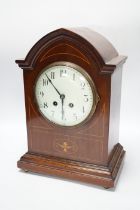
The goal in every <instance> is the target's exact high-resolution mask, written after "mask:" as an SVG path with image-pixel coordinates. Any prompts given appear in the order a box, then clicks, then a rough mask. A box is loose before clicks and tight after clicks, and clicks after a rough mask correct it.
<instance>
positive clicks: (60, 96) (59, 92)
mask: <svg viewBox="0 0 140 210" xmlns="http://www.w3.org/2000/svg"><path fill="white" fill-rule="evenodd" d="M45 75H46V77H47V78H48V81H49V82H50V83H51V85H52V86H53V87H54V89H55V90H56V92H57V93H58V94H59V95H60V97H61V93H60V92H59V91H58V90H57V88H56V87H55V86H54V84H53V83H52V81H51V80H50V78H49V77H48V75H47V74H45Z"/></svg>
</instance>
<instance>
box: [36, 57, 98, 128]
mask: <svg viewBox="0 0 140 210" xmlns="http://www.w3.org/2000/svg"><path fill="white" fill-rule="evenodd" d="M53 66H68V67H71V68H74V69H75V70H76V71H79V72H80V73H81V74H82V75H83V76H84V77H85V78H86V80H87V81H88V83H89V85H90V87H91V90H92V94H93V99H94V100H93V105H92V108H91V111H90V113H89V115H88V116H87V117H86V118H85V119H84V120H83V121H82V122H80V123H78V124H76V125H70V126H69V125H68V126H67V125H60V124H58V123H55V122H53V121H51V120H49V119H48V118H47V117H46V116H45V115H44V114H43V113H42V112H41V111H40V109H39V106H38V102H37V97H36V84H37V81H38V79H39V77H40V76H41V74H42V73H43V72H44V71H46V70H47V69H49V68H51V67H53ZM34 96H35V103H36V105H37V108H38V111H39V113H40V114H41V116H42V117H43V118H44V119H45V120H47V121H49V122H50V123H51V124H53V125H56V126H59V127H65V128H73V127H79V126H81V125H83V124H85V123H86V122H87V121H88V120H90V118H91V117H92V115H93V114H94V112H95V110H96V106H97V104H98V102H99V100H100V97H99V95H98V93H97V90H96V87H95V84H94V82H93V80H92V79H91V77H90V76H89V74H88V73H87V72H86V71H85V70H84V69H83V68H82V67H81V66H79V65H77V64H74V63H71V62H68V61H57V62H53V63H51V64H49V65H47V66H46V67H45V68H43V69H42V71H41V72H40V73H39V75H38V76H37V79H36V81H35V85H34Z"/></svg>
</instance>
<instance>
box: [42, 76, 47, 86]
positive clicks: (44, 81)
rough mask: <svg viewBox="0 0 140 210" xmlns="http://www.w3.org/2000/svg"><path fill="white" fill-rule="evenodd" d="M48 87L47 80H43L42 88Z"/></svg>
mask: <svg viewBox="0 0 140 210" xmlns="http://www.w3.org/2000/svg"><path fill="white" fill-rule="evenodd" d="M46 85H48V80H47V79H44V78H43V86H46Z"/></svg>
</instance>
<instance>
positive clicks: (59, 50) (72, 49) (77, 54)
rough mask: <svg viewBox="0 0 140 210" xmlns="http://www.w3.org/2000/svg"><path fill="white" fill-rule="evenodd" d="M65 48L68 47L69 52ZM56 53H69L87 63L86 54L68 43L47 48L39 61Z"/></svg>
mask: <svg viewBox="0 0 140 210" xmlns="http://www.w3.org/2000/svg"><path fill="white" fill-rule="evenodd" d="M67 49H69V52H68V51H67ZM56 55H71V56H74V57H77V58H80V59H82V60H83V61H85V62H86V63H88V64H89V61H88V59H87V58H86V56H85V55H84V54H83V53H81V52H80V50H78V49H77V48H75V47H74V46H72V45H70V44H58V45H56V46H54V47H52V48H51V49H49V50H47V53H45V55H44V56H43V57H42V58H41V60H40V62H42V61H44V60H46V59H49V58H50V57H52V56H56Z"/></svg>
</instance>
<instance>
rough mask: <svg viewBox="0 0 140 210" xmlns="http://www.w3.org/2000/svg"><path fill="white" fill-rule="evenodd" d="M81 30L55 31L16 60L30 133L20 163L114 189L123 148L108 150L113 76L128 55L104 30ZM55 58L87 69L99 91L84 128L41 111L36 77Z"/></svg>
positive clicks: (44, 171) (41, 171) (29, 168)
mask: <svg viewBox="0 0 140 210" xmlns="http://www.w3.org/2000/svg"><path fill="white" fill-rule="evenodd" d="M76 31H77V30H75V29H71V30H67V29H58V30H56V31H53V32H51V33H49V34H48V35H46V36H45V37H43V38H42V39H41V40H39V41H38V42H37V43H36V44H35V45H34V46H33V48H32V49H31V50H30V51H29V53H28V54H27V56H26V58H25V60H16V63H18V65H19V67H21V68H22V69H23V74H24V88H25V105H26V122H27V133H28V153H26V154H25V155H24V156H23V157H22V158H21V159H20V161H19V162H18V167H19V168H22V169H24V170H29V171H33V172H38V173H44V174H54V175H59V176H63V177H67V178H70V179H77V180H81V181H87V182H90V183H94V184H98V185H102V186H104V187H113V186H114V183H115V178H116V177H117V172H118V169H119V167H120V165H121V161H122V159H123V156H124V150H123V148H122V146H121V145H120V144H117V145H116V146H115V145H114V144H112V145H111V150H112V149H113V147H114V146H115V149H113V150H112V151H113V152H111V154H110V149H109V131H110V130H109V129H110V126H109V122H110V98H111V75H112V73H113V72H114V70H115V69H116V68H117V67H118V66H121V65H122V64H123V63H124V62H125V59H126V57H124V56H119V55H118V53H117V52H116V50H115V49H114V48H113V47H112V45H111V44H110V43H108V42H107V41H106V40H105V38H103V37H100V35H99V34H96V33H95V32H91V31H87V29H82V30H81V29H80V32H79V33H78V32H76ZM78 31H79V29H78ZM92 35H93V38H94V40H93V41H91V37H92ZM89 37H90V38H89ZM96 41H97V42H98V44H95V46H94V45H93V44H94V43H96ZM100 43H101V44H102V46H103V48H105V49H102V48H101V46H100ZM56 61H68V62H72V63H75V64H77V65H79V66H81V67H82V68H84V69H85V70H86V71H87V73H88V74H89V75H90V77H91V78H92V79H93V81H94V83H95V86H96V89H97V92H98V94H99V97H100V101H99V102H98V105H97V108H96V111H95V113H94V115H93V116H92V117H91V119H90V120H89V121H88V122H86V123H85V124H83V125H81V126H79V127H77V126H76V127H72V128H66V127H60V126H56V125H54V124H53V123H51V122H49V121H47V120H45V119H44V118H43V117H42V115H41V114H40V112H39V111H38V108H37V105H36V102H35V95H34V86H35V82H36V79H37V77H38V75H39V74H40V72H41V71H42V69H43V68H44V67H46V66H47V65H49V64H51V63H53V62H56ZM118 85H119V84H118ZM118 100H120V99H118ZM117 141H118V139H117ZM115 143H116V142H115ZM60 145H61V146H60ZM66 147H67V148H66Z"/></svg>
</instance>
